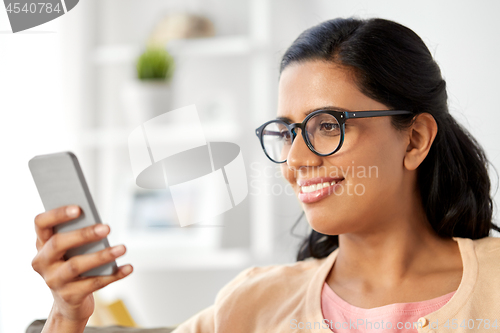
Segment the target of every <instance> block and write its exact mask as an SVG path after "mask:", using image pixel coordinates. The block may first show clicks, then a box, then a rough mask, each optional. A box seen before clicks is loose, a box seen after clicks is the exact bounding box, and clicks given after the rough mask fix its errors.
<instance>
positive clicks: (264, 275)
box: [216, 258, 325, 302]
mask: <svg viewBox="0 0 500 333" xmlns="http://www.w3.org/2000/svg"><path fill="white" fill-rule="evenodd" d="M324 260H325V258H323V259H308V260H304V261H299V262H295V263H290V264H280V265H267V266H252V267H249V268H246V269H244V270H243V271H242V272H240V273H239V274H238V275H237V276H236V277H235V278H234V279H232V280H231V281H230V282H229V283H228V284H226V285H225V286H224V287H223V288H222V289H221V290H220V291H219V293H218V294H217V297H216V302H217V301H223V300H224V299H225V298H227V297H229V296H234V295H235V294H241V293H246V292H257V291H259V290H260V291H264V290H267V291H270V290H272V292H273V293H274V292H278V291H279V290H283V291H286V290H288V291H289V290H295V291H297V289H299V288H300V287H302V286H305V285H307V283H304V282H306V281H308V280H310V279H311V278H312V276H313V275H314V273H315V272H316V271H317V269H318V268H319V267H320V265H321V263H322V262H323V261H324Z"/></svg>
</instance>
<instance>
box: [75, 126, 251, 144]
mask: <svg viewBox="0 0 500 333" xmlns="http://www.w3.org/2000/svg"><path fill="white" fill-rule="evenodd" d="M202 126H203V130H204V133H205V138H206V139H207V141H230V142H231V141H232V140H235V139H237V138H238V137H239V135H240V132H241V131H240V129H239V127H238V125H237V124H235V123H232V122H212V123H203V124H202ZM133 130H134V128H116V127H110V128H97V129H85V130H82V131H80V133H79V136H78V140H79V142H80V143H81V146H82V147H84V148H92V147H94V148H99V147H120V146H125V147H126V146H127V145H128V136H129V135H130V133H131V132H132V131H133ZM155 131H161V132H165V133H167V132H168V133H169V135H168V136H169V137H172V136H175V135H176V132H178V134H179V135H178V137H183V135H181V134H182V133H181V132H182V131H183V129H182V128H179V127H178V126H175V125H167V124H166V125H165V127H161V128H155ZM152 134H153V135H152V136H153V137H155V138H158V137H161V135H160V134H155V133H152ZM165 143H167V144H168V143H169V142H165ZM172 144H175V142H173V143H172Z"/></svg>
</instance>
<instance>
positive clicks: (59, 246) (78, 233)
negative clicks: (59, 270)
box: [41, 223, 110, 262]
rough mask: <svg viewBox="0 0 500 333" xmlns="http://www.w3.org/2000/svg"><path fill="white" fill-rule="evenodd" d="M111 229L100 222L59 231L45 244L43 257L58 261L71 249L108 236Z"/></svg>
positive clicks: (48, 260)
mask: <svg viewBox="0 0 500 333" xmlns="http://www.w3.org/2000/svg"><path fill="white" fill-rule="evenodd" d="M109 231H110V229H109V226H108V225H105V224H101V223H98V224H96V225H92V226H90V227H85V228H81V229H78V230H73V231H68V232H62V233H57V234H55V235H53V236H52V237H50V239H49V240H48V241H47V243H46V244H45V245H44V246H43V249H42V250H41V252H43V253H42V254H41V258H43V259H44V260H45V261H46V262H54V261H58V260H60V259H61V257H62V256H63V255H64V254H65V253H66V251H68V250H69V249H71V248H74V247H78V246H81V245H85V244H88V243H92V242H96V241H98V240H100V239H102V238H104V237H106V235H107V234H108V233H109Z"/></svg>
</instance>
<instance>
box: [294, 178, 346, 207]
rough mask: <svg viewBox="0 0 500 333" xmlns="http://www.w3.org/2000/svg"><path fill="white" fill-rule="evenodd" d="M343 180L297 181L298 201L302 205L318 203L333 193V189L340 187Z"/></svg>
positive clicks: (314, 179) (315, 179) (318, 179)
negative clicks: (302, 203)
mask: <svg viewBox="0 0 500 333" xmlns="http://www.w3.org/2000/svg"><path fill="white" fill-rule="evenodd" d="M343 180H344V179H343V178H327V177H326V178H312V179H307V180H297V185H299V188H300V192H299V200H300V201H302V202H304V203H313V202H317V201H320V200H321V199H323V198H325V197H327V196H328V195H330V194H332V193H334V191H335V188H336V187H337V186H340V183H342V181H343Z"/></svg>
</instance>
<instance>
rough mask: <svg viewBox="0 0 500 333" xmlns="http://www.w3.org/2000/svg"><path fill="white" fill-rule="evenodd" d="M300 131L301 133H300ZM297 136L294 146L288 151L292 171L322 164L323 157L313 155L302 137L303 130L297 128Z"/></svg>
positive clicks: (289, 165) (288, 162)
mask: <svg viewBox="0 0 500 333" xmlns="http://www.w3.org/2000/svg"><path fill="white" fill-rule="evenodd" d="M299 130H300V132H299ZM295 133H296V134H297V135H296V137H295V140H293V142H292V146H291V147H290V150H289V151H288V157H287V161H286V163H287V165H288V167H289V168H290V169H294V170H299V169H300V168H301V167H306V166H318V165H321V163H322V157H321V156H318V155H316V154H315V153H313V152H312V151H311V150H310V149H309V147H307V144H306V143H305V141H304V138H303V137H302V129H300V128H295Z"/></svg>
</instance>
